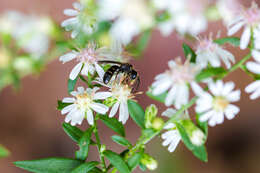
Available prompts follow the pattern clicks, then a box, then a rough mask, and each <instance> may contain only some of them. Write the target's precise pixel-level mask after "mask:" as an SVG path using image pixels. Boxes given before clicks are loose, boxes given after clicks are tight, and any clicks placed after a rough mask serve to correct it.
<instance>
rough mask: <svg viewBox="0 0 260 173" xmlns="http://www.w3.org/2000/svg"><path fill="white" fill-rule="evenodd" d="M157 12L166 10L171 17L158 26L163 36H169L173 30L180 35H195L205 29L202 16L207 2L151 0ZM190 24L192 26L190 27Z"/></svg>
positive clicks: (199, 0)
mask: <svg viewBox="0 0 260 173" xmlns="http://www.w3.org/2000/svg"><path fill="white" fill-rule="evenodd" d="M153 2H154V6H155V7H157V8H159V10H166V11H168V12H169V14H170V15H171V18H170V19H169V20H168V21H165V22H163V23H161V24H159V29H160V31H161V32H162V34H163V35H165V36H167V35H169V34H170V33H171V32H172V31H173V30H174V29H176V31H177V32H179V33H180V34H182V35H184V34H186V33H187V34H191V35H197V34H199V33H201V32H203V31H205V30H206V28H207V19H206V17H205V16H204V12H205V9H206V7H207V5H208V2H207V1H205V0H175V1H172V0H153ZM191 23H192V25H191Z"/></svg>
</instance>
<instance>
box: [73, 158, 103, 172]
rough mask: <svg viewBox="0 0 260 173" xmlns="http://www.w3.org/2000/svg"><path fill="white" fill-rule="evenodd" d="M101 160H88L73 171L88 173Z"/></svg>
mask: <svg viewBox="0 0 260 173" xmlns="http://www.w3.org/2000/svg"><path fill="white" fill-rule="evenodd" d="M98 164H99V162H95V161H92V162H88V163H82V164H81V165H79V166H78V167H77V168H75V169H73V170H72V172H71V173H87V172H89V171H91V170H92V169H93V168H94V167H95V166H97V165H98Z"/></svg>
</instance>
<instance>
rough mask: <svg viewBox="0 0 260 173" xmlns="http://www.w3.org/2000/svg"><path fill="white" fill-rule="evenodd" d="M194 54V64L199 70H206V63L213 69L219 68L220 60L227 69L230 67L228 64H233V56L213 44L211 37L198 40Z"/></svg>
mask: <svg viewBox="0 0 260 173" xmlns="http://www.w3.org/2000/svg"><path fill="white" fill-rule="evenodd" d="M196 54H197V58H196V64H198V65H199V66H200V67H201V68H206V67H207V65H208V63H210V65H212V66H213V67H220V66H221V60H222V61H223V62H224V64H225V65H226V67H227V68H230V67H231V63H230V62H232V63H235V57H234V56H233V54H232V53H230V52H229V51H227V50H225V49H223V48H222V47H221V46H220V45H218V44H217V43H214V42H213V40H212V37H211V36H209V38H205V39H198V44H197V48H196Z"/></svg>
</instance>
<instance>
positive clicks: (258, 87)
mask: <svg viewBox="0 0 260 173" xmlns="http://www.w3.org/2000/svg"><path fill="white" fill-rule="evenodd" d="M252 56H253V58H254V60H255V61H256V62H252V61H250V62H247V63H246V67H247V69H248V70H249V71H251V72H253V73H255V74H258V75H259V74H260V51H257V50H253V51H252ZM245 91H246V92H247V93H252V94H251V95H250V99H252V100H254V99H257V98H258V97H260V81H259V80H256V81H254V82H252V83H251V84H249V85H248V86H247V87H246V88H245Z"/></svg>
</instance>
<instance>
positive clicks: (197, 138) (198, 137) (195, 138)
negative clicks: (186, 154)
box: [190, 130, 205, 146]
mask: <svg viewBox="0 0 260 173" xmlns="http://www.w3.org/2000/svg"><path fill="white" fill-rule="evenodd" d="M190 140H191V143H192V144H194V145H196V146H201V145H202V144H203V143H204V140H205V134H204V133H203V132H202V131H201V130H194V131H193V132H192V134H191V137H190Z"/></svg>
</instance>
